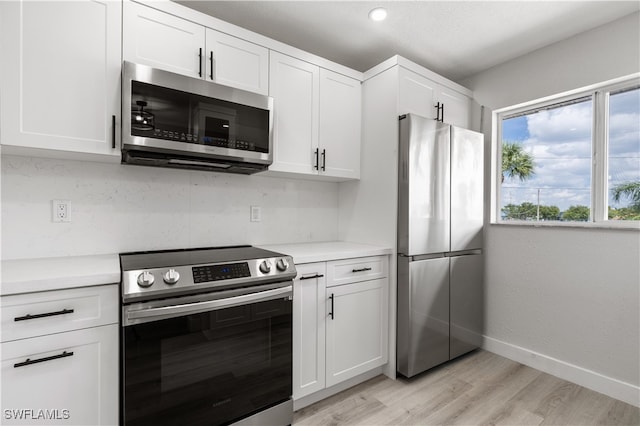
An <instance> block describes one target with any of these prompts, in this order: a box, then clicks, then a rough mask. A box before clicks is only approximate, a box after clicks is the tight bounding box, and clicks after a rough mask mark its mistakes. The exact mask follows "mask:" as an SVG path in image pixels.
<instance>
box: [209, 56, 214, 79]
mask: <svg viewBox="0 0 640 426" xmlns="http://www.w3.org/2000/svg"><path fill="white" fill-rule="evenodd" d="M209 64H210V65H211V73H210V74H209V77H210V78H211V81H213V50H212V51H211V57H210V58H209Z"/></svg>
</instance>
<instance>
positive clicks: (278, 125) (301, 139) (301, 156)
mask: <svg viewBox="0 0 640 426" xmlns="http://www.w3.org/2000/svg"><path fill="white" fill-rule="evenodd" d="M269 61H270V62H269V95H270V96H272V97H273V105H274V129H273V136H274V137H273V140H274V143H273V145H274V155H273V164H272V165H271V166H270V167H269V169H270V170H274V171H281V172H292V173H303V174H317V173H318V171H317V169H316V168H315V165H316V160H318V159H317V158H316V154H315V153H316V149H317V148H318V105H319V101H318V96H319V86H320V85H319V73H320V69H319V67H317V66H316V65H313V64H310V63H308V62H304V61H301V60H299V59H296V58H292V57H290V56H286V55H283V54H280V53H278V52H274V51H271V52H270V59H269Z"/></svg>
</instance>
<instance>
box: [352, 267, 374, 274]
mask: <svg viewBox="0 0 640 426" xmlns="http://www.w3.org/2000/svg"><path fill="white" fill-rule="evenodd" d="M370 270H371V268H360V269H352V270H351V272H353V273H356V272H364V271H370Z"/></svg>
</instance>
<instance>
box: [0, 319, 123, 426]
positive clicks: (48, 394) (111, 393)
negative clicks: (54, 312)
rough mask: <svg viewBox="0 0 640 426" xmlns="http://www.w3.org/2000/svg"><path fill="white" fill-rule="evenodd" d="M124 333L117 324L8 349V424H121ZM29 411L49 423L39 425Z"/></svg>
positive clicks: (4, 381)
mask: <svg viewBox="0 0 640 426" xmlns="http://www.w3.org/2000/svg"><path fill="white" fill-rule="evenodd" d="M119 330H120V327H119V326H118V325H116V324H111V325H107V326H103V327H95V328H89V329H84V330H75V331H69V332H66V333H58V334H54V335H51V336H41V337H34V338H31V339H23V340H18V341H14V342H7V343H2V369H1V375H0V377H2V382H1V384H2V391H3V392H2V408H3V413H2V414H3V419H4V421H5V422H6V423H7V424H8V423H10V424H12V425H19V424H31V425H33V424H47V425H58V424H60V425H62V424H63V425H85V426H86V425H115V424H117V423H118V374H117V371H118V363H119V358H118V332H119ZM29 410H33V415H38V416H45V417H40V418H38V419H37V420H38V421H34V418H33V417H31V418H30V417H29V414H30V413H29ZM40 410H41V411H40ZM25 411H26V412H27V413H26V416H25V413H24V412H25ZM3 424H4V423H3Z"/></svg>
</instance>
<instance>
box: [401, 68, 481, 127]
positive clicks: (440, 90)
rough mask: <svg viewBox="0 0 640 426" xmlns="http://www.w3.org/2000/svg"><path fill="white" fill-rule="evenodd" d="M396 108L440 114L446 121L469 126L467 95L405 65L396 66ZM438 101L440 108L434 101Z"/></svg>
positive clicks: (415, 112) (404, 112)
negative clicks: (397, 68)
mask: <svg viewBox="0 0 640 426" xmlns="http://www.w3.org/2000/svg"><path fill="white" fill-rule="evenodd" d="M398 84H399V87H398V99H399V112H400V114H409V113H412V114H417V115H420V116H422V117H426V118H432V119H438V118H439V117H440V118H442V117H443V116H444V118H443V119H442V120H441V121H444V122H445V123H447V124H452V125H454V126H459V127H463V128H468V127H469V114H470V111H471V110H470V108H471V99H470V98H469V97H468V96H466V95H464V94H462V93H460V92H457V91H456V90H453V89H452V88H449V87H447V86H444V85H442V84H440V83H436V82H434V81H433V80H430V79H428V78H427V77H424V76H422V75H420V74H418V73H416V72H414V71H411V70H409V69H407V68H404V67H400V68H399V83H398ZM438 104H439V105H440V106H441V109H440V112H438V111H437V109H436V105H438Z"/></svg>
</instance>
